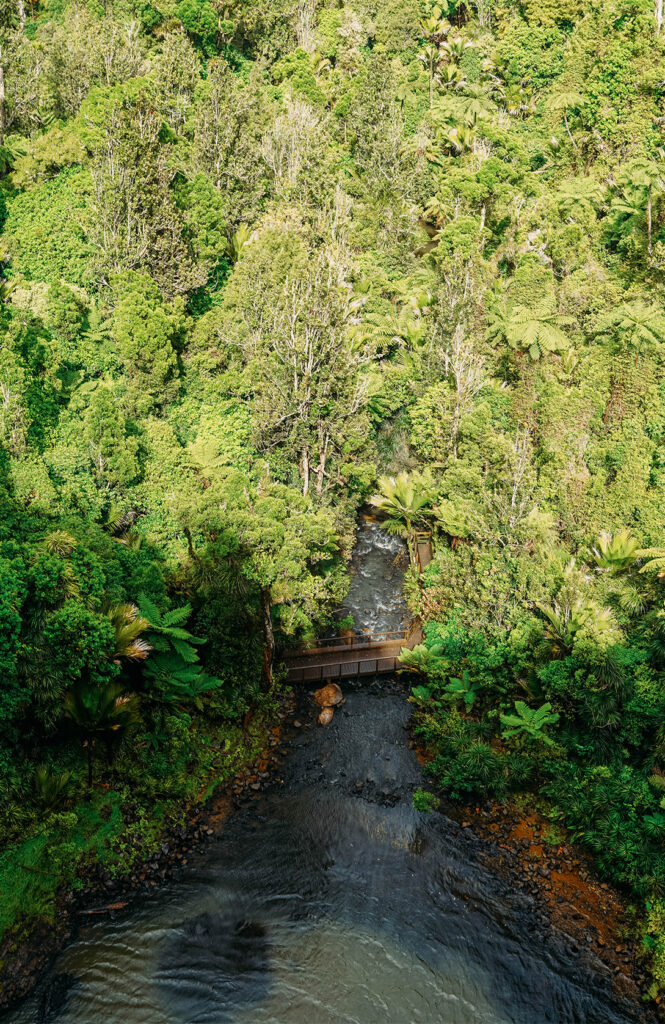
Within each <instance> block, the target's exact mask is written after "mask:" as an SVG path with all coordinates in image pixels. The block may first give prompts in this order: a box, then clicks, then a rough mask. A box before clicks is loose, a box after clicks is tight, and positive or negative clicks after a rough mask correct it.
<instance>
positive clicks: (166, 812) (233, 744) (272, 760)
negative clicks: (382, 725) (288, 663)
mask: <svg viewBox="0 0 665 1024" xmlns="http://www.w3.org/2000/svg"><path fill="white" fill-rule="evenodd" d="M287 717H293V699H292V697H291V696H289V695H285V696H283V697H282V698H281V701H280V706H279V709H278V711H277V713H276V715H275V718H274V720H271V721H265V722H264V721H262V720H254V721H253V722H252V723H251V724H250V725H249V727H248V728H246V729H240V728H238V729H236V730H234V739H233V740H229V743H228V746H226V743H225V744H224V749H223V759H222V762H221V763H218V764H216V765H215V767H214V768H213V770H212V771H208V772H206V773H201V774H200V775H199V776H198V777H197V778H196V779H195V782H196V786H195V788H196V795H195V797H194V799H190V798H187V799H183V801H182V802H178V801H171V802H170V805H169V806H168V808H166V809H164V808H163V807H162V806H160V805H159V804H157V807H158V808H159V810H158V812H157V813H156V814H155V816H154V818H153V819H152V820H151V821H149V822H146V821H145V820H144V819H137V820H124V821H121V822H119V823H116V822H114V821H113V818H114V817H115V815H114V810H115V807H114V799H113V791H112V790H109V789H108V787H107V788H106V790H104V788H103V787H102V789H101V790H97V791H96V794H95V795H96V796H103V797H104V798H105V799H106V801H107V803H106V804H103V805H102V807H109V808H110V812H109V813H108V815H107V814H106V813H105V811H104V810H103V809H102V811H101V815H100V816H99V817H100V822H103V821H104V818H105V817H106V818H107V821H106V826H107V828H106V829H104V830H103V831H105V833H106V834H104V835H101V836H100V842H99V843H98V844H94V843H90V844H89V851H88V856H87V857H86V858H84V859H82V860H81V863H80V864H79V865H77V870H76V872H75V874H74V877H72V878H70V879H68V881H67V882H66V883H65V884H57V880H56V879H55V875H54V874H52V873H51V872H49V871H48V870H45V867H46V866H44V867H40V868H31V867H30V866H29V865H26V864H20V865H19V867H20V869H21V870H22V871H23V873H26V872H27V873H28V874H29V876H30V877H31V878H33V879H36V880H37V881H41V882H45V883H47V886H46V887H47V889H48V890H49V897H50V902H49V905H48V908H47V910H46V911H45V912H43V913H41V914H32V915H30V914H25V913H24V914H23V915H22V916H20V917H17V919H16V920H15V922H14V923H13V924H12V925H11V926H10V927H9V928H7V929H6V931H5V933H4V935H3V936H2V940H1V941H0V1012H5V1011H7V1010H8V1009H10V1008H11V1007H12V1006H14V1005H15V1004H16V1003H18V1002H20V1001H21V1000H22V999H24V998H25V997H26V996H27V995H28V994H29V992H30V991H31V990H32V988H33V987H34V985H35V984H36V982H37V981H38V979H39V977H40V975H41V974H42V972H43V971H44V970H45V969H46V968H47V966H48V965H49V963H50V962H51V961H52V960H53V958H54V957H55V956H56V954H57V953H58V952H59V951H60V950H61V949H62V948H63V947H64V946H65V944H66V943H67V942H68V941H70V939H71V938H72V936H73V935H74V934H75V932H76V929H77V927H78V925H79V924H80V923H82V922H83V921H85V920H86V919H91V918H93V917H97V916H101V915H111V916H112V915H114V914H116V913H118V912H119V911H122V910H124V909H125V908H126V907H127V906H128V905H129V903H130V902H131V901H132V900H133V899H134V898H135V897H136V896H138V895H140V894H141V893H146V892H149V891H151V890H154V889H156V888H157V887H158V886H159V885H160V884H161V883H164V882H165V881H167V880H168V879H169V878H172V877H173V876H174V875H175V874H176V873H177V872H178V870H180V869H181V868H183V867H185V866H186V865H187V863H188V856H189V855H191V854H192V853H193V852H194V851H195V850H198V849H200V848H201V847H202V845H203V844H205V842H206V841H208V840H209V839H210V838H211V837H212V836H213V835H216V834H217V832H218V831H219V829H220V828H222V826H223V824H224V821H225V820H226V818H227V817H228V815H229V814H230V813H231V811H232V810H233V808H234V805H235V802H236V801H237V800H238V798H239V797H241V796H242V795H243V794H244V793H245V792H250V793H252V794H254V793H256V791H257V790H260V789H261V788H263V786H265V784H266V782H267V780H268V779H269V778H270V776H271V773H272V772H274V770H275V769H276V768H277V767H278V766H279V764H280V762H281V758H282V756H283V755H284V754H285V753H286V750H285V749H284V748H283V747H282V745H281V743H282V739H281V737H282V723H283V721H284V719H286V718H287ZM227 739H228V737H227ZM92 803H93V804H94V798H93V801H92ZM88 807H89V805H84V809H85V810H88ZM77 810H78V808H74V812H76V811H77ZM70 813H72V812H70ZM87 817H88V818H89V819H90V817H91V815H90V813H89V812H88V814H87ZM114 824H115V825H116V828H115V829H114V831H113V832H112V831H111V828H112V827H113V825H114ZM100 831H102V830H100ZM87 838H88V840H92V839H93V838H94V836H93V835H92V834H91V835H88V837H87ZM23 845H25V844H23ZM22 848H23V847H22V846H21V847H15V848H14V850H13V851H12V850H10V851H9V852H10V853H14V856H13V858H12V860H11V863H8V864H7V872H8V874H12V875H13V877H14V889H16V882H17V875H16V865H17V863H18V862H19V860H20V853H19V852H18V851H20V850H21V849H22ZM6 853H7V851H5V854H4V856H6ZM48 866H52V865H50V864H49V865H48ZM2 874H4V872H0V886H1V885H2V882H3V879H2ZM18 877H19V878H20V874H19V876H18ZM18 888H19V898H20V886H19V887H18ZM3 891H4V893H5V897H6V895H7V892H8V888H7V886H5V887H4V890H3Z"/></svg>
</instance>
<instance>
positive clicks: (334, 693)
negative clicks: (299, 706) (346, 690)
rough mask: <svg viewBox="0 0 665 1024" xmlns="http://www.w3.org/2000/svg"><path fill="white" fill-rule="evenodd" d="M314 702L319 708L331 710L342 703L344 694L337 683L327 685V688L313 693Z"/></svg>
mask: <svg viewBox="0 0 665 1024" xmlns="http://www.w3.org/2000/svg"><path fill="white" fill-rule="evenodd" d="M314 700H315V701H316V703H317V704H318V705H319V707H321V708H332V707H334V706H335V705H336V704H341V703H342V701H343V700H344V694H343V693H342V691H341V690H340V688H339V686H338V685H337V683H328V685H327V686H322V687H321V689H320V690H315V691H314Z"/></svg>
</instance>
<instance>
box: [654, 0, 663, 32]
mask: <svg viewBox="0 0 665 1024" xmlns="http://www.w3.org/2000/svg"><path fill="white" fill-rule="evenodd" d="M653 13H654V17H655V19H656V34H657V35H660V33H661V30H662V28H663V0H654V8H653Z"/></svg>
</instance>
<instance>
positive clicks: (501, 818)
mask: <svg viewBox="0 0 665 1024" xmlns="http://www.w3.org/2000/svg"><path fill="white" fill-rule="evenodd" d="M412 745H413V748H414V750H415V751H416V754H417V756H418V760H419V761H420V763H421V764H422V765H423V767H425V766H426V765H427V763H428V761H429V760H430V755H429V753H428V752H427V751H426V750H423V749H422V748H421V747H420V746H419V745H418V743H417V741H416V740H414V739H412ZM431 791H432V792H433V793H434V794H435V795H436V797H437V800H438V805H437V808H436V812H439V813H442V814H444V815H445V816H446V817H447V818H449V819H451V820H453V821H454V822H455V823H456V825H457V826H458V828H459V831H460V833H462V834H466V835H471V836H473V837H474V839H476V840H477V841H478V842H481V843H483V844H484V845H485V849H484V850H483V851H482V854H481V856H482V859H483V862H484V863H485V864H487V866H488V867H490V868H491V869H492V870H493V871H496V872H497V873H498V874H501V875H504V876H505V877H508V878H510V879H511V882H512V883H513V884H514V885H515V886H516V887H517V888H519V890H520V891H522V892H524V893H527V894H528V895H529V896H530V897H531V898H532V899H534V900H535V901H536V902H537V904H538V907H539V909H540V911H541V913H542V917H543V922H546V923H547V924H548V925H549V926H550V927H553V928H555V929H557V930H558V931H560V932H562V933H564V934H565V935H566V936H567V937H568V938H569V940H570V941H571V942H572V943H573V944H574V946H576V947H577V949H578V950H579V951H580V953H581V954H582V953H583V954H584V955H588V954H589V953H591V954H592V955H593V956H594V957H595V958H596V959H597V960H598V961H599V963H600V964H602V965H603V966H604V968H605V969H606V971H607V973H608V977H610V978H611V983H612V986H613V988H614V990H615V992H616V994H617V997H618V998H620V999H624V1000H628V1001H631V1002H634V1003H635V1004H636V1006H639V1007H640V1008H641V1011H642V1014H643V1019H644V1021H645V1022H653V1021H656V1020H663V1019H665V1012H664V1011H663V1001H662V999H661V997H657V998H656V999H652V998H651V996H650V994H649V988H650V985H651V983H652V979H651V977H650V975H649V972H648V969H647V963H646V956H645V951H644V949H643V947H642V944H641V941H640V938H639V918H638V912H637V909H636V908H635V907H634V906H633V904H631V902H630V900H629V899H628V898H627V897H626V896H625V895H624V894H623V893H621V892H620V891H619V890H618V889H616V888H615V887H613V886H611V885H609V884H608V883H607V882H605V881H603V880H602V879H601V878H599V877H598V875H597V873H596V872H595V870H594V864H593V858H592V857H591V856H590V855H589V854H588V853H587V852H586V851H584V850H583V849H581V848H579V847H578V846H575V845H572V844H570V843H569V842H567V840H566V838H565V835H564V833H563V830H559V829H557V828H555V827H553V826H552V823H551V822H550V821H548V820H547V819H546V818H545V817H544V816H543V815H542V814H540V813H538V812H537V811H535V810H533V809H532V808H528V807H527V806H526V804H525V802H524V801H522V802H520V803H517V802H515V801H509V802H505V803H500V802H498V801H487V802H486V803H484V804H474V805H466V804H460V803H454V802H452V801H450V800H448V799H446V798H445V796H441V794H440V793H438V792H437V791H436V789H435V788H434V787H432V790H431Z"/></svg>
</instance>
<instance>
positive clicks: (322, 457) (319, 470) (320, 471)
mask: <svg viewBox="0 0 665 1024" xmlns="http://www.w3.org/2000/svg"><path fill="white" fill-rule="evenodd" d="M319 443H320V441H319ZM327 458H328V437H327V436H326V438H325V441H324V442H323V444H322V445H321V448H320V450H319V464H318V466H317V467H316V493H317V495H318V497H319V498H320V497H321V495H322V494H323V478H324V477H325V473H326V459H327Z"/></svg>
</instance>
